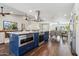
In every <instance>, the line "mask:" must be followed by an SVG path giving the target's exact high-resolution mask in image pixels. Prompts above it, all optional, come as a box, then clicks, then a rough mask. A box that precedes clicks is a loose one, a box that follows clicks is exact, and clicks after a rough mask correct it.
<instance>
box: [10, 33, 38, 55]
mask: <svg viewBox="0 0 79 59" xmlns="http://www.w3.org/2000/svg"><path fill="white" fill-rule="evenodd" d="M38 39H39V34H38V32H35V33H26V34H25V33H24V34H23V33H22V34H15V33H10V42H9V51H10V53H12V54H14V55H17V56H19V55H23V54H24V53H26V52H28V51H30V50H32V49H33V48H36V47H38Z"/></svg>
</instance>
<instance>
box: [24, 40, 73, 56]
mask: <svg viewBox="0 0 79 59" xmlns="http://www.w3.org/2000/svg"><path fill="white" fill-rule="evenodd" d="M25 55H27V56H72V54H71V51H70V49H69V46H68V44H67V43H58V42H56V41H53V42H51V41H49V42H48V43H44V44H42V45H41V46H40V47H38V48H36V49H33V50H31V51H30V52H28V53H26V54H25Z"/></svg>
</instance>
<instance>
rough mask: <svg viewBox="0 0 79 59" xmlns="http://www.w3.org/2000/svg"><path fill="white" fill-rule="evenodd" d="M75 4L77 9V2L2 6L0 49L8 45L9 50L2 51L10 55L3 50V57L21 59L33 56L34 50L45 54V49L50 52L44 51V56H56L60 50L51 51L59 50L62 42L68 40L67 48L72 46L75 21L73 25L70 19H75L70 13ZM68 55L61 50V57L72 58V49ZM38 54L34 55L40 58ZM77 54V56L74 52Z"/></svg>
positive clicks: (0, 15)
mask: <svg viewBox="0 0 79 59" xmlns="http://www.w3.org/2000/svg"><path fill="white" fill-rule="evenodd" d="M51 5H52V6H51ZM54 5H55V7H56V8H55V7H54ZM74 5H75V7H77V6H76V5H77V4H74V3H58V4H57V3H55V4H54V3H51V4H42V3H38V4H31V3H29V4H28V3H19V4H18V3H14V4H13V3H11V4H9V3H4V4H2V3H1V4H0V7H1V9H0V11H1V12H0V47H2V46H4V45H5V46H6V45H7V46H8V47H6V48H5V47H3V48H4V50H5V49H6V50H7V52H8V54H7V53H5V51H2V49H3V48H2V49H1V52H0V55H9V56H14V55H15V56H22V55H24V54H26V55H29V56H30V55H32V54H34V53H35V51H36V52H37V51H38V52H39V51H40V52H41V53H42V51H43V50H44V49H47V50H44V51H43V53H45V55H49V56H51V55H52V56H53V55H54V54H55V53H57V51H55V52H53V51H52V49H54V48H55V49H57V48H58V47H59V46H58V45H59V44H61V43H60V41H61V40H62V41H63V42H65V41H66V42H67V41H68V45H69V46H71V45H70V44H71V41H70V39H72V38H71V37H70V36H69V35H70V33H71V32H70V29H69V26H70V25H71V27H72V26H73V25H72V22H71V24H70V18H73V17H71V16H72V15H71V11H74V10H72V9H73V6H74ZM24 6H26V7H24ZM46 6H47V7H46ZM49 6H50V7H49ZM44 8H45V9H44ZM50 8H51V9H50ZM53 8H55V9H53ZM25 10H26V11H25ZM46 12H47V14H46ZM74 12H75V11H74ZM50 15H52V16H50ZM77 16H78V15H77ZM77 16H76V17H77ZM73 19H74V18H73ZM73 19H71V21H73ZM59 20H60V21H59ZM72 28H73V27H72ZM72 28H71V30H72ZM73 29H74V28H73ZM72 31H74V30H72ZM74 32H75V31H74ZM60 38H61V39H60ZM50 41H51V42H52V41H53V43H52V44H53V45H54V46H53V45H51V43H50ZM55 42H56V43H57V44H56V43H55ZM55 46H57V47H55ZM73 46H74V45H73ZM50 47H51V48H50ZM66 48H67V47H66ZM55 49H54V50H55ZM64 49H65V48H64ZM71 49H72V47H71ZM33 50H34V51H33ZM48 50H50V51H48ZM61 50H62V49H61ZM65 50H66V49H65ZM32 51H33V52H32ZM45 51H46V52H45ZM38 52H37V54H38V55H40V56H42V54H41V53H40V52H39V53H38ZM48 52H49V53H48ZM67 52H68V54H66V53H65V54H62V53H61V51H60V53H61V54H59V55H61V56H62V55H70V56H72V54H71V50H70V51H67ZM69 52H70V53H69ZM37 54H35V55H36V56H37ZM55 55H57V56H58V54H55ZM74 55H76V54H75V53H74ZM32 56H33V55H32Z"/></svg>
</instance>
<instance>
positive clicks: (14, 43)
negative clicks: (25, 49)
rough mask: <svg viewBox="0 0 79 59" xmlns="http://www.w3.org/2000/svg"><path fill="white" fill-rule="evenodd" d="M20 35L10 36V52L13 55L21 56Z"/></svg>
mask: <svg viewBox="0 0 79 59" xmlns="http://www.w3.org/2000/svg"><path fill="white" fill-rule="evenodd" d="M18 39H19V38H18V35H15V34H10V42H9V51H10V53H11V54H15V55H19V47H18V45H19V44H18V43H19V41H18Z"/></svg>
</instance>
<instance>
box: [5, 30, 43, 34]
mask: <svg viewBox="0 0 79 59" xmlns="http://www.w3.org/2000/svg"><path fill="white" fill-rule="evenodd" d="M35 32H42V31H21V32H7V33H9V34H28V33H35Z"/></svg>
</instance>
